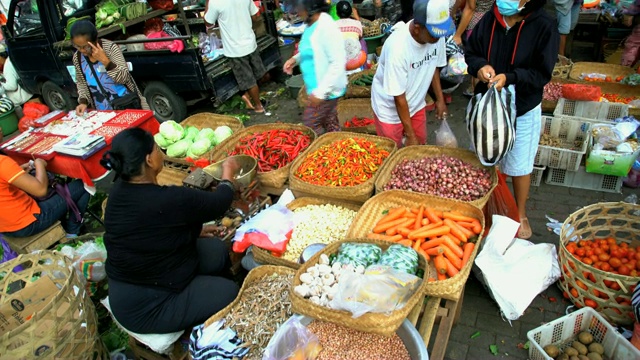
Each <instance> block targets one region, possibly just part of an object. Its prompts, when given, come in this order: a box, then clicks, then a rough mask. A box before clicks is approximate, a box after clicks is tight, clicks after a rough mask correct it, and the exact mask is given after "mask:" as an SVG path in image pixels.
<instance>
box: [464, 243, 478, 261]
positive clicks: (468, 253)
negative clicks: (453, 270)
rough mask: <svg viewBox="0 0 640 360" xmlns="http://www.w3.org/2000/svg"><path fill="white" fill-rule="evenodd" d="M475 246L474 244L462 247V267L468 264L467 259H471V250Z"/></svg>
mask: <svg viewBox="0 0 640 360" xmlns="http://www.w3.org/2000/svg"><path fill="white" fill-rule="evenodd" d="M475 246H476V245H475V244H474V243H466V244H464V245H463V246H462V250H463V252H464V254H463V255H462V266H465V265H466V264H467V262H469V258H471V253H472V252H473V248H474V247H475Z"/></svg>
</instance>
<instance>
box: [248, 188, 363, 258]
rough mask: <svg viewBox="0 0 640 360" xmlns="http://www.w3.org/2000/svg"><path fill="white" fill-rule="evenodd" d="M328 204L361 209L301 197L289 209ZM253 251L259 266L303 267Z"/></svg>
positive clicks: (334, 201)
mask: <svg viewBox="0 0 640 360" xmlns="http://www.w3.org/2000/svg"><path fill="white" fill-rule="evenodd" d="M326 204H330V205H335V206H340V207H343V208H345V209H349V210H353V211H356V212H357V211H358V210H359V209H360V206H358V205H354V204H350V203H345V202H341V201H337V200H330V199H318V198H312V197H301V198H298V199H295V200H293V201H292V202H290V203H289V205H287V208H288V209H289V210H291V211H294V210H296V209H300V208H303V207H305V206H309V205H326ZM252 249H253V250H252V252H253V256H254V258H255V260H256V261H257V262H258V263H259V264H269V265H278V266H286V267H288V268H292V269H296V270H297V269H299V268H300V266H301V265H300V263H298V262H293V261H289V260H286V259H284V258H282V257H279V256H274V255H273V254H271V252H270V251H268V250H264V249H261V248H259V247H257V246H254V247H253V248H252Z"/></svg>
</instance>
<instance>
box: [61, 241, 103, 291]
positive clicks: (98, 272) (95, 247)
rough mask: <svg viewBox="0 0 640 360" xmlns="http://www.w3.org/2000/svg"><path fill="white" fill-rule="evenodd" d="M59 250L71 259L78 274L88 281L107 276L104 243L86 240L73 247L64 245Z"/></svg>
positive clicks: (100, 279)
mask: <svg viewBox="0 0 640 360" xmlns="http://www.w3.org/2000/svg"><path fill="white" fill-rule="evenodd" d="M60 252H62V253H63V254H64V255H65V256H66V257H68V258H70V259H72V260H73V267H74V268H75V269H76V272H77V273H78V275H81V276H82V277H83V278H85V279H87V280H88V281H92V282H99V281H102V280H104V279H106V278H107V273H106V269H105V261H107V249H106V248H105V247H104V244H98V243H96V242H95V241H88V242H85V243H84V244H82V245H80V246H79V247H78V248H75V249H74V248H73V247H72V246H65V247H63V248H62V249H61V250H60Z"/></svg>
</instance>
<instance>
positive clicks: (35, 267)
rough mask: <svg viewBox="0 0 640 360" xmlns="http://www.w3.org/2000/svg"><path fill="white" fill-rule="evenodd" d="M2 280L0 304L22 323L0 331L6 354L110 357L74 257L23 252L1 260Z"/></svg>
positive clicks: (8, 356) (17, 356)
mask: <svg viewBox="0 0 640 360" xmlns="http://www.w3.org/2000/svg"><path fill="white" fill-rule="evenodd" d="M16 267H21V268H17V269H16ZM18 270H20V271H18ZM0 284H1V285H2V286H0V309H4V310H7V311H10V312H11V314H8V313H5V314H6V315H9V316H11V317H14V318H15V319H18V318H20V320H19V321H20V322H23V323H22V324H21V325H19V326H17V327H11V330H8V331H3V333H2V335H0V354H1V357H2V358H3V359H4V358H6V359H35V358H47V359H78V360H80V359H108V358H109V356H108V354H107V353H106V350H105V348H104V345H103V343H102V340H101V339H100V336H99V334H98V325H97V320H96V310H95V308H94V307H93V303H92V302H91V299H90V298H89V295H88V294H87V292H86V291H85V286H84V284H83V283H82V282H80V279H79V278H78V275H77V274H76V271H75V269H74V268H73V266H72V265H71V260H70V259H68V258H67V257H65V256H64V255H62V254H59V253H55V252H52V251H41V252H38V253H33V254H25V255H20V256H18V257H17V258H15V259H12V260H9V261H7V262H5V263H2V264H0ZM29 300H31V301H29ZM4 310H3V312H4ZM14 310H15V311H14ZM11 323H13V321H12V320H9V326H10V324H11ZM5 325H7V324H6V323H5V324H3V327H4V326H5Z"/></svg>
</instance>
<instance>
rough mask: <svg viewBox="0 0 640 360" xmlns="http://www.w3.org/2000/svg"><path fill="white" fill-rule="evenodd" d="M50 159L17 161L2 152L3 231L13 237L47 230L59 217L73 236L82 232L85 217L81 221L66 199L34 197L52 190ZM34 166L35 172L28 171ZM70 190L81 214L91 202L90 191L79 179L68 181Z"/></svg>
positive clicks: (0, 222) (0, 206)
mask: <svg viewBox="0 0 640 360" xmlns="http://www.w3.org/2000/svg"><path fill="white" fill-rule="evenodd" d="M46 167H47V162H46V161H44V160H42V159H36V160H35V161H34V162H33V165H29V164H28V163H27V164H23V165H18V163H17V162H15V161H14V160H13V159H11V158H9V157H8V156H5V155H0V209H2V211H0V233H3V234H4V235H8V236H14V237H27V236H31V235H35V234H37V233H39V232H42V231H44V230H46V229H47V228H48V227H50V226H51V225H53V224H54V223H55V222H56V221H58V220H60V221H61V222H62V224H63V227H64V228H65V231H66V232H67V234H68V237H74V236H75V235H78V233H79V232H80V226H82V219H80V221H78V219H76V217H75V216H74V214H72V213H70V211H69V208H68V206H67V203H66V201H65V199H64V198H63V197H62V196H60V195H58V194H54V195H53V196H51V197H49V198H48V199H46V200H42V201H36V200H35V199H34V198H33V197H44V196H45V195H47V192H48V190H49V179H48V177H47V170H46ZM32 169H35V176H32V175H29V171H30V170H32ZM67 186H68V188H69V193H70V194H71V198H72V199H73V201H74V203H75V204H76V205H77V207H78V210H79V211H80V214H81V215H82V214H84V212H85V210H86V209H87V206H88V205H89V193H87V192H86V191H85V190H84V185H83V184H82V181H80V180H74V181H72V182H70V183H69V184H67Z"/></svg>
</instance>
